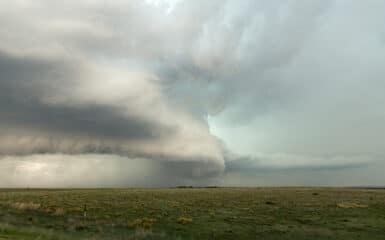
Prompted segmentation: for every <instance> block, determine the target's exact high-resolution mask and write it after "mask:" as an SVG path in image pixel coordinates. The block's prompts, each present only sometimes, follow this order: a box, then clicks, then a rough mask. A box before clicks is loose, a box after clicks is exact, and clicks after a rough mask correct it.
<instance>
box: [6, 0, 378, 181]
mask: <svg viewBox="0 0 385 240" xmlns="http://www.w3.org/2000/svg"><path fill="white" fill-rule="evenodd" d="M384 13H385V2H384V1H380V0H373V1H360V0H353V1H344V0H342V1H333V0H314V1H307V0H282V1H281V0H273V1H271V0H261V1H254V0H244V1H236V0H225V1H223V0H212V1H203V0H202V1H201V0H198V1H186V0H158V1H155V0H146V1H120V0H119V1H109V2H108V1H102V0H91V1H80V2H79V1H73V0H69V1H59V0H54V1H45V0H38V1H21V0H13V1H7V0H4V1H0V187H143V186H145V187H163V186H177V185H194V186H205V185H218V186H277V185H279V186H282V185H296V186H299V185H317V186H318V185H333V186H353V185H360V186H363V185H365V186H368V185H371V186H372V185H376V186H378V185H384V184H385V175H384V174H383V173H382V171H381V169H384V167H385V126H384V122H385V109H384V102H385V68H384V67H383V64H384V62H385V28H384V24H383V23H384V22H385V14H384Z"/></svg>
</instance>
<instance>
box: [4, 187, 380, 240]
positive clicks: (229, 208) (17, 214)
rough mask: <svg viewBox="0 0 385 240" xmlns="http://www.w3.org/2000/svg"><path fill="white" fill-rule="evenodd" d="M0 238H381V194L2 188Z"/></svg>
mask: <svg viewBox="0 0 385 240" xmlns="http://www.w3.org/2000/svg"><path fill="white" fill-rule="evenodd" d="M0 239H1V240H3V239H27V240H32V239H39V240H45V239H137V240H142V239H170V240H172V239H179V240H184V239H188V240H193V239H199V240H204V239H229V240H230V239H231V240H233V239H236V240H239V239H297V240H298V239H350V240H351V239H371V240H375V239H385V190H381V189H348V188H186V189H177V188H175V189H2V190H0Z"/></svg>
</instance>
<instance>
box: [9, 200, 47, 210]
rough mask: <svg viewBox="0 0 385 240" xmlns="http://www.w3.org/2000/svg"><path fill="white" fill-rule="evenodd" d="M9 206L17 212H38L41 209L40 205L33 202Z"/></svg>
mask: <svg viewBox="0 0 385 240" xmlns="http://www.w3.org/2000/svg"><path fill="white" fill-rule="evenodd" d="M10 206H11V207H13V208H16V209H18V210H38V209H40V207H41V205H40V203H33V202H14V203H10Z"/></svg>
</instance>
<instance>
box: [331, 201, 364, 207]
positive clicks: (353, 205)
mask: <svg viewBox="0 0 385 240" xmlns="http://www.w3.org/2000/svg"><path fill="white" fill-rule="evenodd" d="M337 207H339V208H367V207H368V205H365V204H360V203H352V202H342V203H337Z"/></svg>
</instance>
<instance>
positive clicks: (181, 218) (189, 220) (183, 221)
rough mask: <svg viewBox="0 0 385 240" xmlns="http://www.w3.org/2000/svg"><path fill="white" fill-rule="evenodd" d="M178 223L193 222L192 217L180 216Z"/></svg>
mask: <svg viewBox="0 0 385 240" xmlns="http://www.w3.org/2000/svg"><path fill="white" fill-rule="evenodd" d="M176 221H177V223H180V224H187V223H192V221H193V220H192V218H188V217H180V218H178V219H177V220H176Z"/></svg>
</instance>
